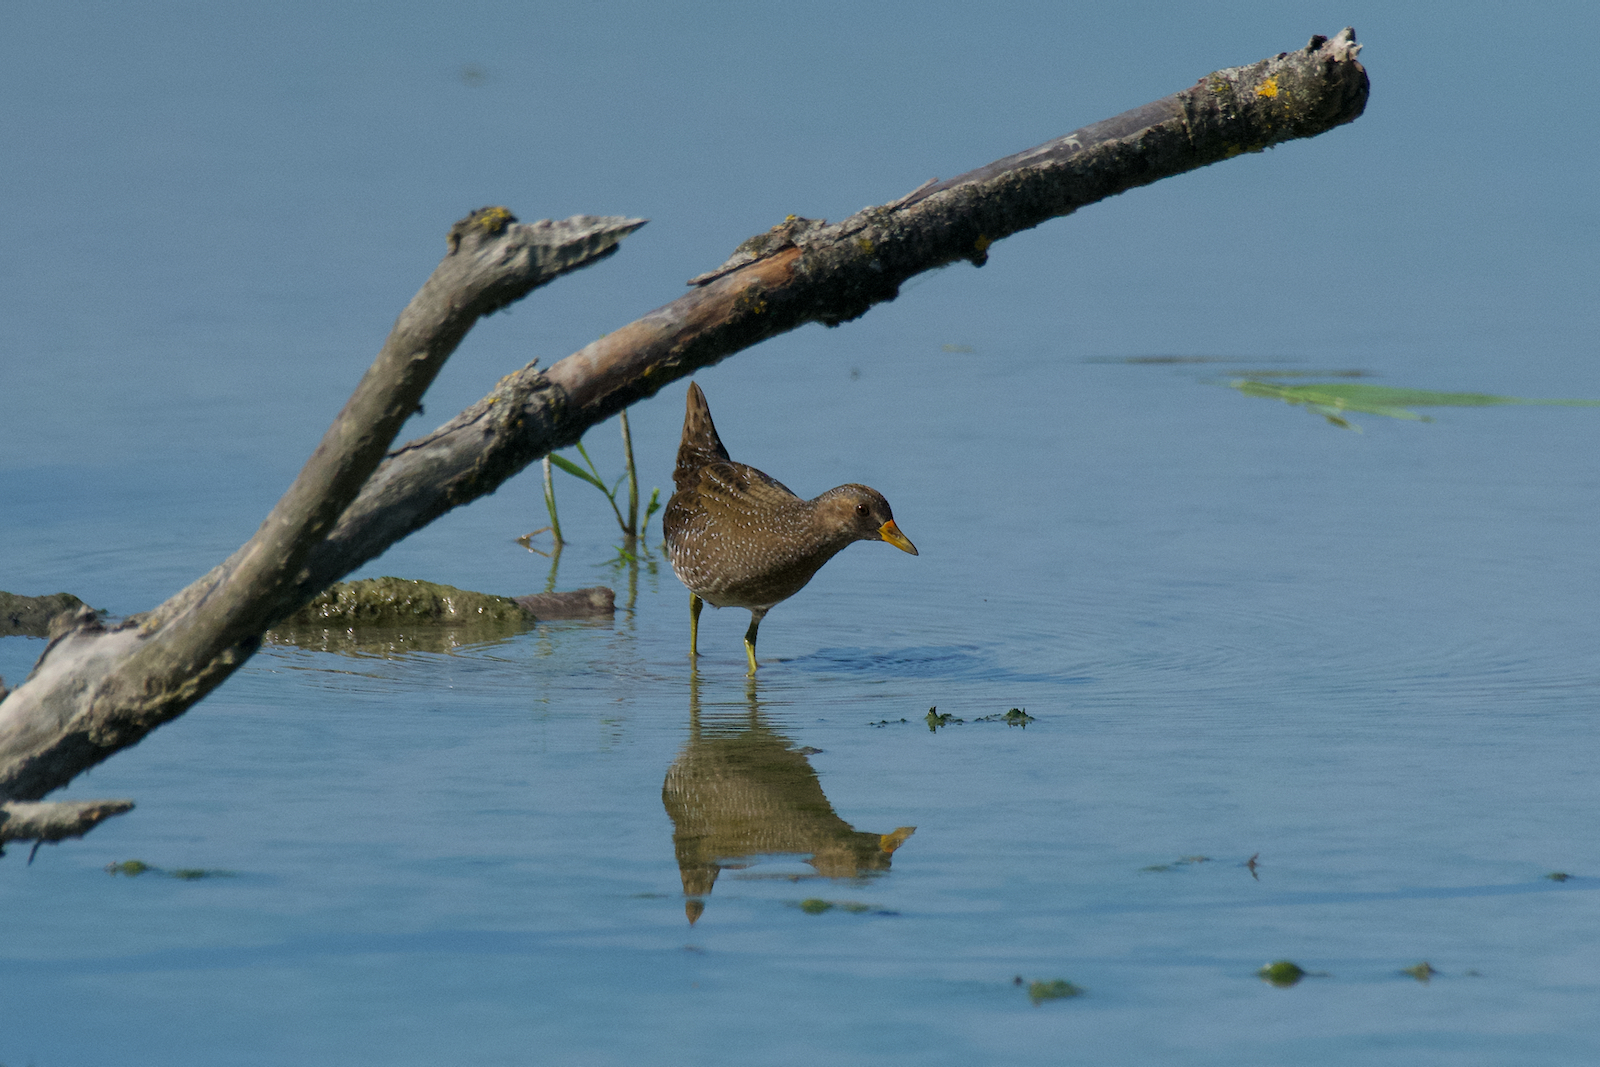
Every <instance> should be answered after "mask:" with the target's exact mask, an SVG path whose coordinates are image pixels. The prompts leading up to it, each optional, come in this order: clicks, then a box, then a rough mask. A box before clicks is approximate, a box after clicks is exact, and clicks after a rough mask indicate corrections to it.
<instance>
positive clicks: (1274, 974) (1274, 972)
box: [1256, 960, 1307, 989]
mask: <svg viewBox="0 0 1600 1067" xmlns="http://www.w3.org/2000/svg"><path fill="white" fill-rule="evenodd" d="M1306 973H1307V972H1306V971H1305V969H1304V968H1302V967H1301V966H1300V965H1299V964H1298V963H1296V962H1294V961H1293V960H1273V961H1272V962H1271V963H1269V964H1267V965H1266V966H1265V967H1263V968H1261V970H1259V971H1257V972H1256V974H1257V975H1258V976H1259V977H1260V978H1261V980H1262V981H1263V982H1270V983H1272V984H1273V985H1275V986H1277V987H1278V988H1279V989H1287V988H1288V987H1289V986H1292V985H1294V984H1296V983H1297V982H1299V981H1300V979H1302V978H1304V977H1305V976H1306Z"/></svg>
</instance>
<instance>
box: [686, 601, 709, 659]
mask: <svg viewBox="0 0 1600 1067" xmlns="http://www.w3.org/2000/svg"><path fill="white" fill-rule="evenodd" d="M705 604H706V602H705V601H704V600H701V599H700V597H699V596H698V595H696V594H694V593H690V594H689V658H690V659H694V658H695V657H696V656H698V655H700V609H701V608H703V607H705Z"/></svg>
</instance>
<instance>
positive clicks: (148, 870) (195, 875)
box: [106, 860, 233, 882]
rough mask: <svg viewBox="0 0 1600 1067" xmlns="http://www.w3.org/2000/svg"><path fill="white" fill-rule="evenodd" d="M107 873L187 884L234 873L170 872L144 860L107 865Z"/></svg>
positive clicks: (180, 869)
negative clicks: (169, 879)
mask: <svg viewBox="0 0 1600 1067" xmlns="http://www.w3.org/2000/svg"><path fill="white" fill-rule="evenodd" d="M106 873H107V874H109V875H112V876H113V877H114V876H116V875H119V874H120V875H122V876H123V877H124V878H137V877H139V876H140V875H141V874H159V875H161V876H163V877H165V878H177V879H179V880H181V881H185V882H196V881H199V880H200V879H202V878H232V877H233V872H232V871H219V870H207V869H206V868H204V867H176V868H174V869H172V870H170V871H168V870H163V869H162V868H160V867H156V866H153V865H152V864H149V863H146V862H145V861H144V860H123V861H122V862H121V863H108V864H106Z"/></svg>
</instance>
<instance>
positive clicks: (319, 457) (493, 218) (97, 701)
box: [0, 30, 1367, 799]
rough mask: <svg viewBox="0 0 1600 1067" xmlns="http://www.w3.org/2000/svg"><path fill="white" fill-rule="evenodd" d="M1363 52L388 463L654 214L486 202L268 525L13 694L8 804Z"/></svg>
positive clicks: (524, 380)
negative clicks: (765, 362)
mask: <svg viewBox="0 0 1600 1067" xmlns="http://www.w3.org/2000/svg"><path fill="white" fill-rule="evenodd" d="M1359 50H1360V46H1359V45H1357V44H1356V43H1355V35H1354V33H1353V32H1352V31H1350V30H1345V31H1343V32H1342V33H1340V34H1338V35H1337V36H1336V37H1334V38H1333V39H1331V40H1329V39H1327V38H1323V37H1313V38H1312V39H1311V43H1310V44H1309V45H1307V46H1306V47H1305V48H1302V49H1299V50H1297V51H1295V52H1290V53H1280V54H1278V55H1277V56H1274V57H1272V58H1270V59H1265V60H1262V61H1260V62H1258V63H1255V64H1252V65H1250V66H1247V67H1235V68H1231V69H1228V70H1221V71H1216V72H1214V73H1212V74H1209V75H1207V76H1206V77H1204V78H1202V79H1201V80H1200V81H1199V82H1198V83H1197V84H1196V85H1194V86H1192V87H1190V88H1188V89H1185V90H1184V91H1182V92H1179V93H1175V94H1173V95H1172V96H1168V97H1165V98H1163V99H1161V100H1157V101H1156V102H1154V103H1151V104H1147V105H1145V106H1143V107H1140V108H1136V109H1134V110H1133V111H1129V112H1126V113H1125V114H1122V115H1118V116H1116V117H1115V118H1111V119H1107V120H1106V121H1104V122H1099V123H1096V124H1094V125H1092V126H1086V127H1084V128H1083V129H1080V130H1077V131H1075V132H1073V133H1070V134H1068V135H1066V136H1065V137H1059V138H1057V139H1055V140H1053V141H1050V142H1048V143H1046V144H1043V145H1040V146H1039V147H1037V148H1034V149H1030V150H1029V151H1026V152H1022V153H1019V154H1017V155H1014V156H1009V157H1007V158H1005V159H1002V160H998V161H996V162H994V163H991V164H989V165H988V166H986V167H982V168H980V169H978V170H974V171H970V172H968V173H966V174H963V175H960V176H959V177H956V178H952V179H950V180H948V181H943V182H932V183H929V184H927V185H924V186H922V187H921V188H919V189H917V190H915V191H914V192H912V193H910V194H908V195H907V196H904V197H901V198H899V199H898V200H895V201H892V202H890V203H888V204H885V205H883V206H880V207H874V208H867V209H866V210H863V211H861V212H858V213H857V214H855V215H853V216H851V217H850V218H848V219H845V220H844V221H842V222H839V223H835V224H833V225H828V224H826V223H824V222H821V221H815V220H808V219H799V218H793V217H791V218H790V219H788V220H786V221H785V222H784V223H782V224H781V225H779V226H776V227H774V228H773V229H772V230H771V231H769V232H767V233H765V234H761V235H758V236H757V237H755V238H752V239H751V240H750V241H747V242H745V243H744V244H743V245H741V246H740V248H739V249H738V250H737V251H736V253H735V255H734V257H733V258H732V259H730V260H729V261H728V262H727V263H725V264H723V266H722V267H720V268H718V269H717V270H715V271H712V272H710V273H708V274H704V275H701V276H700V277H698V278H696V279H694V280H693V282H692V284H693V285H694V288H693V289H691V290H690V292H689V293H687V294H686V295H684V296H682V297H680V298H679V299H677V300H675V301H673V302H672V303H670V304H667V305H665V306H664V307H661V308H658V309H656V310H655V311H653V312H650V313H649V314H648V315H645V316H644V317H643V318H641V319H639V320H637V321H636V322H633V323H630V324H629V325H627V326H624V327H622V328H621V329H619V330H617V331H615V332H614V333H611V334H608V335H607V336H605V337H603V338H601V339H600V340H598V341H596V342H594V343H593V344H590V345H588V346H587V347H585V348H584V349H582V350H581V351H579V352H576V353H574V354H573V355H571V356H568V357H567V358H566V359H563V360H561V361H560V362H559V363H557V364H555V365H554V366H553V367H551V368H550V370H549V371H548V372H547V373H545V372H541V371H539V370H538V369H536V368H535V367H534V365H533V364H531V363H530V364H529V365H528V366H526V367H524V368H523V369H522V370H520V371H517V372H515V373H513V374H510V375H508V376H506V377H505V378H504V379H502V380H501V381H500V382H499V383H498V384H497V385H496V386H495V388H494V389H493V390H492V391H491V392H490V393H489V395H488V396H486V397H484V398H483V399H482V400H480V401H479V402H478V403H476V404H474V405H472V406H471V407H469V408H468V409H467V410H465V411H463V412H461V413H460V414H459V415H457V416H456V417H455V418H453V419H451V420H450V421H449V422H447V423H446V424H445V425H443V426H441V427H439V428H438V429H437V430H435V431H433V432H432V433H430V434H428V435H426V436H424V437H422V438H419V439H418V440H415V441H412V442H410V443H408V444H406V445H403V446H401V447H400V448H398V449H396V450H394V451H393V452H391V453H389V455H388V456H387V457H383V455H382V453H383V450H384V449H385V448H387V447H388V445H389V442H390V440H391V438H392V435H393V434H394V433H395V432H396V430H397V429H398V428H399V426H400V424H401V422H403V421H404V419H405V417H406V416H407V415H409V414H410V413H411V411H412V410H413V409H414V408H415V406H416V404H417V401H418V400H419V399H420V397H421V395H422V391H423V390H424V389H426V387H427V384H428V383H429V382H430V381H431V380H432V378H433V375H434V374H435V373H436V372H437V370H438V367H439V364H440V363H442V361H443V359H444V358H445V357H446V356H447V355H448V354H449V352H450V351H451V350H453V349H454V347H455V345H456V344H457V343H459V342H460V340H461V338H462V337H463V336H464V335H465V333H466V332H467V330H468V329H470V328H471V326H472V324H473V322H475V321H476V319H477V318H478V316H480V315H483V314H486V313H488V312H489V311H492V310H495V309H496V308H498V307H501V306H503V305H505V304H507V303H509V302H511V301H513V300H516V299H519V298H520V297H521V296H522V295H524V294H525V293H526V292H528V291H529V290H530V289H532V288H533V287H535V286H537V285H539V284H543V282H545V281H549V280H550V279H551V278H553V277H555V276H556V275H557V274H560V273H562V272H564V271H566V270H571V269H575V268H576V267H579V266H583V265H584V264H586V263H589V262H592V261H594V260H595V259H598V258H600V257H602V256H604V255H607V254H609V253H610V252H611V251H612V250H613V249H614V248H615V246H616V242H617V241H618V240H620V239H621V237H622V236H624V235H625V234H626V233H628V232H630V231H631V230H632V229H633V228H635V227H637V226H638V225H640V223H639V222H638V221H637V220H621V219H592V218H580V219H574V220H569V221H568V222H566V223H539V224H536V225H535V226H532V227H528V226H515V225H511V224H510V222H511V220H510V215H509V213H507V212H505V211H504V209H485V210H484V211H481V212H477V213H475V214H474V215H473V216H471V217H470V218H469V219H467V220H464V221H463V222H462V223H459V224H457V226H456V228H455V229H454V230H452V232H451V254H450V255H449V256H447V257H446V259H445V261H444V263H442V264H441V265H440V267H439V270H438V271H436V272H435V275H434V277H433V278H431V279H429V282H428V284H427V285H426V286H424V288H423V291H422V292H421V293H419V294H418V296H417V298H416V299H415V300H414V301H413V302H412V305H411V306H410V307H408V308H407V309H406V311H405V312H404V313H403V314H402V315H401V317H400V321H399V322H398V323H397V324H396V326H395V330H394V333H393V334H392V335H391V337H390V341H389V343H388V344H386V345H385V347H384V350H383V352H382V353H380V355H379V359H378V362H377V363H375V364H374V367H373V369H372V370H371V371H369V372H368V374H367V377H366V378H364V379H363V381H362V384H361V386H360V387H358V389H357V392H356V395H355V396H354V397H352V398H351V400H350V403H349V404H348V405H346V408H345V410H344V412H342V413H341V415H340V417H339V419H338V420H337V421H336V422H335V424H334V426H333V427H331V428H330V429H329V431H328V434H327V436H326V437H325V438H324V440H323V443H322V444H321V445H320V446H319V447H318V449H317V451H316V453H314V454H313V456H312V458H311V460H310V462H308V463H307V465H306V468H305V470H304V471H303V472H302V474H301V477H300V479H299V480H298V481H297V482H296V483H295V485H294V486H293V487H291V489H290V491H289V492H288V493H287V494H286V495H285V496H284V498H283V500H282V501H281V502H280V503H279V505H278V506H277V508H275V509H274V511H273V513H272V514H271V515H270V516H269V517H268V518H267V521H266V522H265V523H264V524H263V525H262V528H261V531H260V532H259V533H257V535H256V536H255V537H254V538H252V539H251V541H250V542H249V543H247V544H246V545H245V546H244V547H242V548H241V549H239V551H237V552H236V553H234V555H233V556H232V557H230V558H229V559H228V560H227V561H225V562H224V563H222V564H221V565H220V566H218V567H217V568H216V569H215V570H213V571H212V572H211V573H210V574H208V575H206V576H205V577H204V578H202V579H201V580H200V581H198V582H196V583H194V585H192V586H190V587H189V588H188V589H186V590H184V591H183V592H181V593H179V594H178V595H177V596H175V597H173V598H172V599H171V600H169V601H167V602H166V603H165V604H163V605H161V606H160V607H159V608H157V609H156V610H154V611H152V612H150V613H149V614H147V615H144V616H136V617H135V618H133V619H130V620H128V621H127V622H126V623H124V624H122V625H120V626H118V627H115V628H112V629H109V630H108V629H102V628H100V627H99V625H98V623H97V622H95V621H94V619H93V618H92V617H84V618H81V619H80V624H79V625H78V626H77V628H75V629H72V630H71V631H70V632H68V633H66V634H64V635H63V636H60V637H58V638H56V639H55V640H54V641H53V642H52V643H51V645H50V646H49V647H48V648H47V649H46V651H45V654H44V656H43V657H41V659H40V662H39V665H38V666H37V667H36V668H35V669H34V672H33V674H32V675H30V677H29V679H28V680H27V682H25V683H24V684H23V685H21V686H19V687H18V688H17V689H16V690H15V691H14V692H13V693H12V694H11V695H10V696H9V697H7V698H5V699H4V700H3V701H0V799H4V798H16V799H33V798H37V797H40V796H43V795H44V794H46V793H48V792H49V791H50V790H52V789H55V788H58V787H60V786H61V785H64V784H66V783H67V782H68V781H70V780H71V779H72V778H73V776H75V775H76V774H78V773H79V772H80V771H82V770H84V769H86V768H87V767H89V766H92V765H93V764H95V763H98V762H99V761H100V760H102V759H105V758H106V757H107V756H109V755H110V754H111V753H112V752H115V751H116V750H117V749H119V748H122V747H126V746H127V745H130V744H133V743H135V742H137V741H138V740H139V739H140V738H142V737H143V736H144V735H145V734H146V733H148V732H149V731H150V730H151V729H154V728H155V727H156V726H158V725H160V724H161V723H163V722H166V721H168V720H170V719H171V718H173V717H174V716H176V715H178V714H181V713H182V712H183V711H184V710H185V709H186V708H187V707H189V706H190V705H191V704H193V703H194V702H195V701H196V700H198V699H200V697H202V696H204V695H205V693H207V692H208V691H210V690H211V689H212V688H214V687H215V686H216V685H217V684H219V683H220V682H221V681H222V679H223V678H225V677H226V676H227V675H228V674H230V673H232V671H234V670H236V669H237V668H238V666H239V665H240V664H241V663H243V662H244V661H245V660H246V659H248V658H249V656H250V655H251V654H252V653H254V651H255V650H256V647H257V646H258V644H259V642H260V635H261V632H262V631H263V630H265V629H266V628H267V626H269V625H270V624H271V623H272V622H274V621H276V620H277V619H279V618H282V617H283V616H285V615H287V614H289V613H290V612H291V611H293V610H294V609H296V608H297V607H299V606H300V605H301V604H303V603H305V602H306V601H308V600H309V599H310V598H311V597H312V596H314V595H315V594H316V593H317V592H319V591H320V590H321V589H323V588H324V587H326V586H327V585H329V584H330V583H332V582H334V581H336V580H337V579H339V578H341V577H343V576H344V575H345V574H348V573H349V572H350V571H352V570H354V569H355V568H357V567H359V566H360V565H361V564H363V563H365V562H366V561H368V560H369V559H372V558H373V557H375V556H377V555H378V554H379V553H381V552H383V551H384V550H385V549H386V548H387V547H388V546H389V545H391V544H393V543H394V542H395V541H397V540H399V539H400V538H402V537H405V536H406V535H407V534H409V533H411V532H413V531H414V530H417V529H420V528H421V527H423V526H425V525H427V524H428V523H429V522H431V521H432V520H433V519H435V518H437V517H438V516H439V515H442V514H443V513H445V512H446V511H449V510H450V509H451V508H454V507H457V506H459V505H461V504H464V503H467V502H468V501H471V500H473V499H476V498H477V497H479V496H482V495H484V494H486V493H489V492H492V491H493V490H494V489H495V488H497V487H498V486H499V485H500V484H501V483H502V482H504V481H505V480H506V479H507V478H509V477H511V476H512V475H513V474H515V473H517V472H518V471H520V470H521V469H522V468H523V467H525V466H527V465H528V464H529V463H531V462H534V461H535V460H537V459H539V458H540V457H541V456H543V455H545V454H546V453H547V452H549V451H551V450H552V449H556V448H560V447H563V446H566V445H569V444H571V443H573V442H575V441H577V440H578V439H579V438H580V437H581V436H582V434H583V432H584V431H585V430H586V429H588V428H589V427H590V426H592V425H594V424H595V423H598V422H600V421H603V420H604V419H606V418H609V417H610V416H612V415H614V414H616V413H617V412H619V411H621V410H622V409H624V408H625V407H627V406H628V405H630V404H632V403H634V402H636V401H638V400H641V399H643V398H645V397H648V396H651V395H653V394H654V393H656V392H657V391H658V390H660V389H661V388H662V387H663V386H665V385H667V384H668V383H670V382H673V381H675V380H677V379H679V378H682V377H684V376H686V375H688V374H691V373H693V372H694V371H695V370H697V369H698V368H700V367H704V366H708V365H710V364H713V363H716V362H718V361H720V360H722V359H725V358H727V357H728V356H730V355H732V354H734V353H735V352H738V351H741V350H743V349H745V348H748V347H750V346H751V345H754V344H757V343H759V342H760V341H763V340H765V339H767V338H769V337H773V336H776V335H778V334H781V333H784V332H786V331H789V330H792V329H795V328H796V327H798V326H800V325H803V324H805V323H808V322H821V323H824V324H826V325H830V326H832V325H837V324H839V323H841V322H845V321H848V320H850V319H854V318H856V317H858V316H860V315H862V314H863V313H865V312H866V311H867V310H868V309H869V308H870V307H872V306H873V305H874V304H877V303H880V302H883V301H886V300H892V299H894V298H895V296H896V295H897V294H898V292H899V287H900V285H901V284H902V283H903V282H904V281H906V280H907V279H909V278H911V277H912V276H914V275H916V274H919V273H921V272H923V271H927V270H931V269H933V268H936V267H940V266H944V265H946V264H948V263H951V262H954V261H956V260H962V259H965V260H969V261H971V262H972V263H974V264H975V265H979V266H981V265H982V264H983V262H984V261H985V259H986V258H987V256H988V251H989V249H990V247H991V246H992V245H993V244H994V243H995V242H996V241H998V240H1001V239H1002V238H1004V237H1007V236H1009V235H1011V234H1013V233H1017V232H1018V231H1021V230H1025V229H1029V228H1031V227H1033V226H1037V225H1038V224H1039V223H1041V222H1044V221H1045V220H1047V219H1051V218H1055V217H1058V216H1061V215H1067V214H1070V213H1072V212H1073V211H1076V210H1077V209H1078V208H1080V207H1083V206H1084V205H1086V204H1090V203H1094V202H1095V201H1097V200H1102V199H1104V198H1106V197H1109V196H1114V195H1116V194H1118V193H1121V192H1125V191H1127V190H1129V189H1133V188H1136V187H1138V186H1141V185H1147V184H1149V183H1151V182H1153V181H1156V180H1158V179H1160V178H1164V177H1169V176H1171V175H1175V174H1180V173H1183V172H1185V171H1189V170H1193V169H1195V168H1198V167H1202V166H1206V165H1208V164H1211V163H1216V162H1219V161H1221V160H1224V159H1228V158H1231V157H1233V156H1236V155H1239V154H1241V153H1244V152H1256V151H1261V150H1262V149H1265V148H1267V147H1270V146H1271V145H1274V144H1278V143H1280V142H1283V141H1287V140H1291V139H1294V138H1300V137H1310V136H1315V135H1316V134H1319V133H1323V132H1325V131H1327V130H1329V129H1332V128H1333V127H1335V126H1338V125H1341V124H1343V123H1347V122H1350V121H1352V120H1354V119H1355V118H1356V117H1357V116H1359V115H1360V114H1361V112H1362V109H1363V108H1364V107H1365V105H1366V100H1367V76H1366V71H1365V70H1364V69H1363V68H1362V66H1361V64H1360V63H1359V62H1357V60H1356V55H1357V53H1358V52H1359ZM541 227H543V229H542V230H541ZM380 459H382V462H381V463H380V462H379V460H380ZM374 468H376V469H374Z"/></svg>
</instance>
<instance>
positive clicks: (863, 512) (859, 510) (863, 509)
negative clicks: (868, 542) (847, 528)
mask: <svg viewBox="0 0 1600 1067" xmlns="http://www.w3.org/2000/svg"><path fill="white" fill-rule="evenodd" d="M870 510H871V509H870V508H868V507H867V506H866V505H865V504H857V505H856V514H857V515H860V516H861V517H862V518H863V519H864V518H866V517H867V513H868V512H869V511H870Z"/></svg>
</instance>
